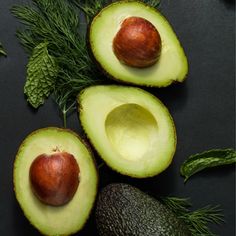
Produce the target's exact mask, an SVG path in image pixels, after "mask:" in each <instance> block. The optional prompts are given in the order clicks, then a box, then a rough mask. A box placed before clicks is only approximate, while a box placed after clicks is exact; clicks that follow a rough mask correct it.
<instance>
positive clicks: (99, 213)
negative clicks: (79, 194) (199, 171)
mask: <svg viewBox="0 0 236 236" xmlns="http://www.w3.org/2000/svg"><path fill="white" fill-rule="evenodd" d="M95 214H96V224H97V229H98V232H99V235H100V236H128V235H129V236H190V235H191V233H190V232H189V230H188V228H187V226H186V225H185V224H184V223H183V222H182V221H181V220H180V219H178V218H177V217H176V216H175V215H174V213H173V212H172V211H171V210H170V209H168V208H167V207H166V206H165V205H163V204H162V203H160V202H159V201H158V200H156V199H155V198H153V197H151V196H149V195H147V194H145V193H144V192H142V191H140V190H139V189H137V188H135V187H133V186H131V185H128V184H121V183H116V184H110V185H108V186H106V187H105V188H104V189H103V190H102V191H101V192H100V193H99V196H98V201H97V206H96V213H95Z"/></svg>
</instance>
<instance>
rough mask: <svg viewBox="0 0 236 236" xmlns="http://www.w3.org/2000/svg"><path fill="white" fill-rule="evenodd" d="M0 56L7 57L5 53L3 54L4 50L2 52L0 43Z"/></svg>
mask: <svg viewBox="0 0 236 236" xmlns="http://www.w3.org/2000/svg"><path fill="white" fill-rule="evenodd" d="M0 56H5V57H6V56H7V54H6V52H5V50H4V48H3V46H2V44H1V43H0Z"/></svg>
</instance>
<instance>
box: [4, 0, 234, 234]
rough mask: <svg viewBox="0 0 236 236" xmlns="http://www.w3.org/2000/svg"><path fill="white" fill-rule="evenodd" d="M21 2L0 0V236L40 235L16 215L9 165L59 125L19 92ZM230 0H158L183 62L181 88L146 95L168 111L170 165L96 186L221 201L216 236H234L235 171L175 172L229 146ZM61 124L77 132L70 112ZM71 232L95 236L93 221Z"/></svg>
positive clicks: (53, 113) (23, 59) (49, 111)
mask: <svg viewBox="0 0 236 236" xmlns="http://www.w3.org/2000/svg"><path fill="white" fill-rule="evenodd" d="M22 2H25V1H20V0H0V42H2V44H3V45H4V47H5V49H6V51H7V54H8V57H7V58H4V57H0V235H3V236H23V235H30V236H31V235H32V236H34V235H39V234H38V233H37V231H36V230H35V229H33V227H32V226H31V225H30V224H29V223H28V221H27V220H26V219H25V218H24V216H23V213H22V212H21V210H20V208H19V206H18V204H17V202H16V200H15V197H14V192H13V183H12V167H13V162H14V157H15V154H16V151H17V148H18V146H19V145H20V143H21V141H22V140H23V139H24V138H25V137H26V136H27V135H28V134H29V133H30V132H32V131H33V130H36V129H38V128H41V127H46V126H61V125H62V122H61V119H60V117H59V113H58V110H57V107H56V105H55V104H54V102H53V101H52V100H48V101H47V102H46V104H45V105H44V106H43V107H41V108H40V109H39V110H38V111H34V110H32V109H31V108H30V107H29V106H28V105H27V103H26V100H25V98H24V95H23V85H24V82H25V75H26V68H25V66H26V63H27V56H26V54H25V53H24V51H23V49H22V47H21V46H20V44H19V42H18V40H17V38H16V37H15V31H16V29H17V28H18V27H19V26H20V24H19V23H18V22H17V20H16V19H15V18H14V17H13V16H12V15H11V14H10V13H9V8H10V7H11V6H12V5H13V4H16V3H22ZM234 7H235V3H234V1H230V0H228V1H226V0H178V1H175V0H162V4H161V11H162V12H163V13H164V15H165V16H166V17H167V18H168V19H169V21H170V22H171V24H172V25H173V27H174V29H175V31H176V33H177V35H178V36H179V38H180V41H181V42H182V45H183V47H184V49H185V51H186V54H187V56H188V60H189V75H188V78H187V80H186V81H185V82H184V83H183V84H179V85H173V86H171V87H169V88H165V89H152V90H151V91H152V92H153V93H155V94H157V96H158V97H159V98H160V99H161V100H162V101H163V102H164V103H165V104H166V105H167V107H168V108H169V109H170V112H171V113H172V115H173V117H174V120H175V123H176V127H177V135H178V146H177V152H176V155H175V158H174V162H173V164H172V165H171V167H170V168H168V170H167V171H165V172H164V173H163V174H161V175H160V176H157V177H155V178H152V179H146V180H131V179H130V178H127V177H122V176H120V175H118V174H115V173H113V172H112V171H111V170H110V169H109V168H107V167H103V168H102V169H101V170H100V176H101V184H100V186H104V185H105V184H107V183H110V182H119V181H123V182H128V183H132V184H134V185H136V186H138V187H140V188H141V189H143V190H144V191H147V192H149V193H150V194H152V195H154V196H158V195H160V194H162V195H175V196H181V197H190V198H191V200H192V203H193V205H194V207H193V208H198V207H202V206H205V205H207V204H212V205H216V204H220V205H221V207H222V209H223V213H224V214H225V221H226V223H225V224H223V225H222V226H220V227H215V226H213V227H212V229H213V230H214V231H215V232H216V233H217V234H218V235H220V236H234V235H235V225H234V223H235V202H234V201H235V178H234V177H235V174H234V167H233V166H227V167H219V168H215V169H212V170H210V171H204V172H203V173H200V174H198V175H196V176H194V177H193V178H191V179H190V180H189V182H187V184H186V185H184V183H183V179H182V178H181V177H180V175H179V167H180V165H181V163H182V162H183V161H184V159H185V158H186V157H188V156H189V155H190V154H193V153H196V152H201V151H204V150H207V149H211V148H226V147H234V145H235V142H234V141H235V138H234V135H235V127H234V125H235V123H234V121H235V110H234V109H235V106H234V105H235V104H234V102H235V100H234V93H235V91H234V89H235V85H234V78H235V56H234V55H235V46H234V45H235V43H234V33H235V32H234V27H235V25H234V18H235V16H234V13H235V12H234ZM68 126H69V127H70V128H72V129H73V130H75V131H77V132H80V133H81V130H80V126H79V122H78V118H77V115H76V114H74V115H72V116H71V117H70V118H69V120H68ZM78 235H81V236H82V235H83V236H96V235H97V233H96V229H95V224H94V219H93V217H91V219H90V220H89V222H88V224H87V226H86V227H85V229H84V230H83V232H81V233H80V234H78Z"/></svg>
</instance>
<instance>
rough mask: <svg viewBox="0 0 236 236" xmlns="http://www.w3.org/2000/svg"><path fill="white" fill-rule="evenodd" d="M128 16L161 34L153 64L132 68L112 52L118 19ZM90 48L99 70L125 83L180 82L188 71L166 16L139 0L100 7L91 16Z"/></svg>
mask: <svg viewBox="0 0 236 236" xmlns="http://www.w3.org/2000/svg"><path fill="white" fill-rule="evenodd" d="M131 16H136V17H142V18H144V19H146V20H148V21H149V22H151V23H152V24H153V25H154V26H155V28H156V29H157V30H158V32H159V34H160V36H161V42H162V50H161V53H160V57H159V60H158V62H157V63H156V64H154V65H153V66H151V67H147V68H134V67H130V66H127V65H124V64H122V63H121V62H120V61H119V60H118V59H117V57H116V56H115V54H114V52H113V46H112V45H113V39H114V37H115V35H116V34H117V32H118V31H119V29H120V27H121V24H122V22H123V21H124V20H125V19H126V18H127V17H131ZM88 38H89V45H90V49H91V52H92V54H93V56H94V58H95V60H96V62H97V63H98V64H99V65H100V67H101V68H102V70H103V71H104V72H105V73H106V74H107V75H108V76H109V77H111V78H113V79H115V80H119V81H122V82H125V83H130V84H135V85H143V86H153V87H166V86H168V85H170V84H171V83H172V82H175V81H176V82H182V81H183V80H184V79H185V77H186V75H187V73H188V62H187V58H186V56H185V53H184V50H183V48H182V46H181V45H180V42H179V40H178V38H177V36H176V34H175V33H174V31H173V29H172V27H171V25H170V24H169V23H168V21H167V19H166V18H165V17H164V16H163V15H162V14H161V13H160V12H159V11H158V10H157V9H155V8H153V7H151V6H148V5H146V4H145V3H143V2H139V1H126V0H125V1H118V2H115V3H112V4H110V5H108V6H107V7H105V8H103V9H102V10H101V11H100V12H99V13H98V14H97V15H96V16H95V17H94V19H93V20H92V22H91V25H90V28H89V31H88Z"/></svg>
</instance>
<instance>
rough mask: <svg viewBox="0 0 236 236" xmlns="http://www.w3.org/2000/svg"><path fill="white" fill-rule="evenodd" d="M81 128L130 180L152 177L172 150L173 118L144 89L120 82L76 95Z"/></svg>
mask: <svg viewBox="0 0 236 236" xmlns="http://www.w3.org/2000/svg"><path fill="white" fill-rule="evenodd" d="M78 104H79V117H80V121H81V124H82V127H83V129H84V131H85V133H86V134H87V136H88V138H89V139H90V141H91V143H92V144H93V146H94V147H95V149H96V150H97V152H98V153H99V154H100V156H101V158H102V159H103V160H104V161H105V162H106V164H107V165H108V166H110V167H111V168H112V169H114V170H116V171H118V172H119V173H121V174H124V175H128V176H131V177H136V178H145V177H151V176H154V175H157V174H159V173H161V172H162V171H164V170H165V169H166V168H167V167H168V166H169V165H170V163H171V161H172V158H173V155H174V153H175V148H176V131H175V125H174V122H173V119H172V117H171V115H170V113H169V112H168V110H167V108H166V107H165V106H164V104H163V103H162V102H161V101H160V100H159V99H157V98H156V97H155V96H154V95H152V94H150V93H149V92H147V91H145V90H143V89H140V88H135V87H129V86H121V85H97V86H91V87H88V88H86V89H84V90H83V91H82V92H81V93H80V94H79V96H78Z"/></svg>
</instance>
